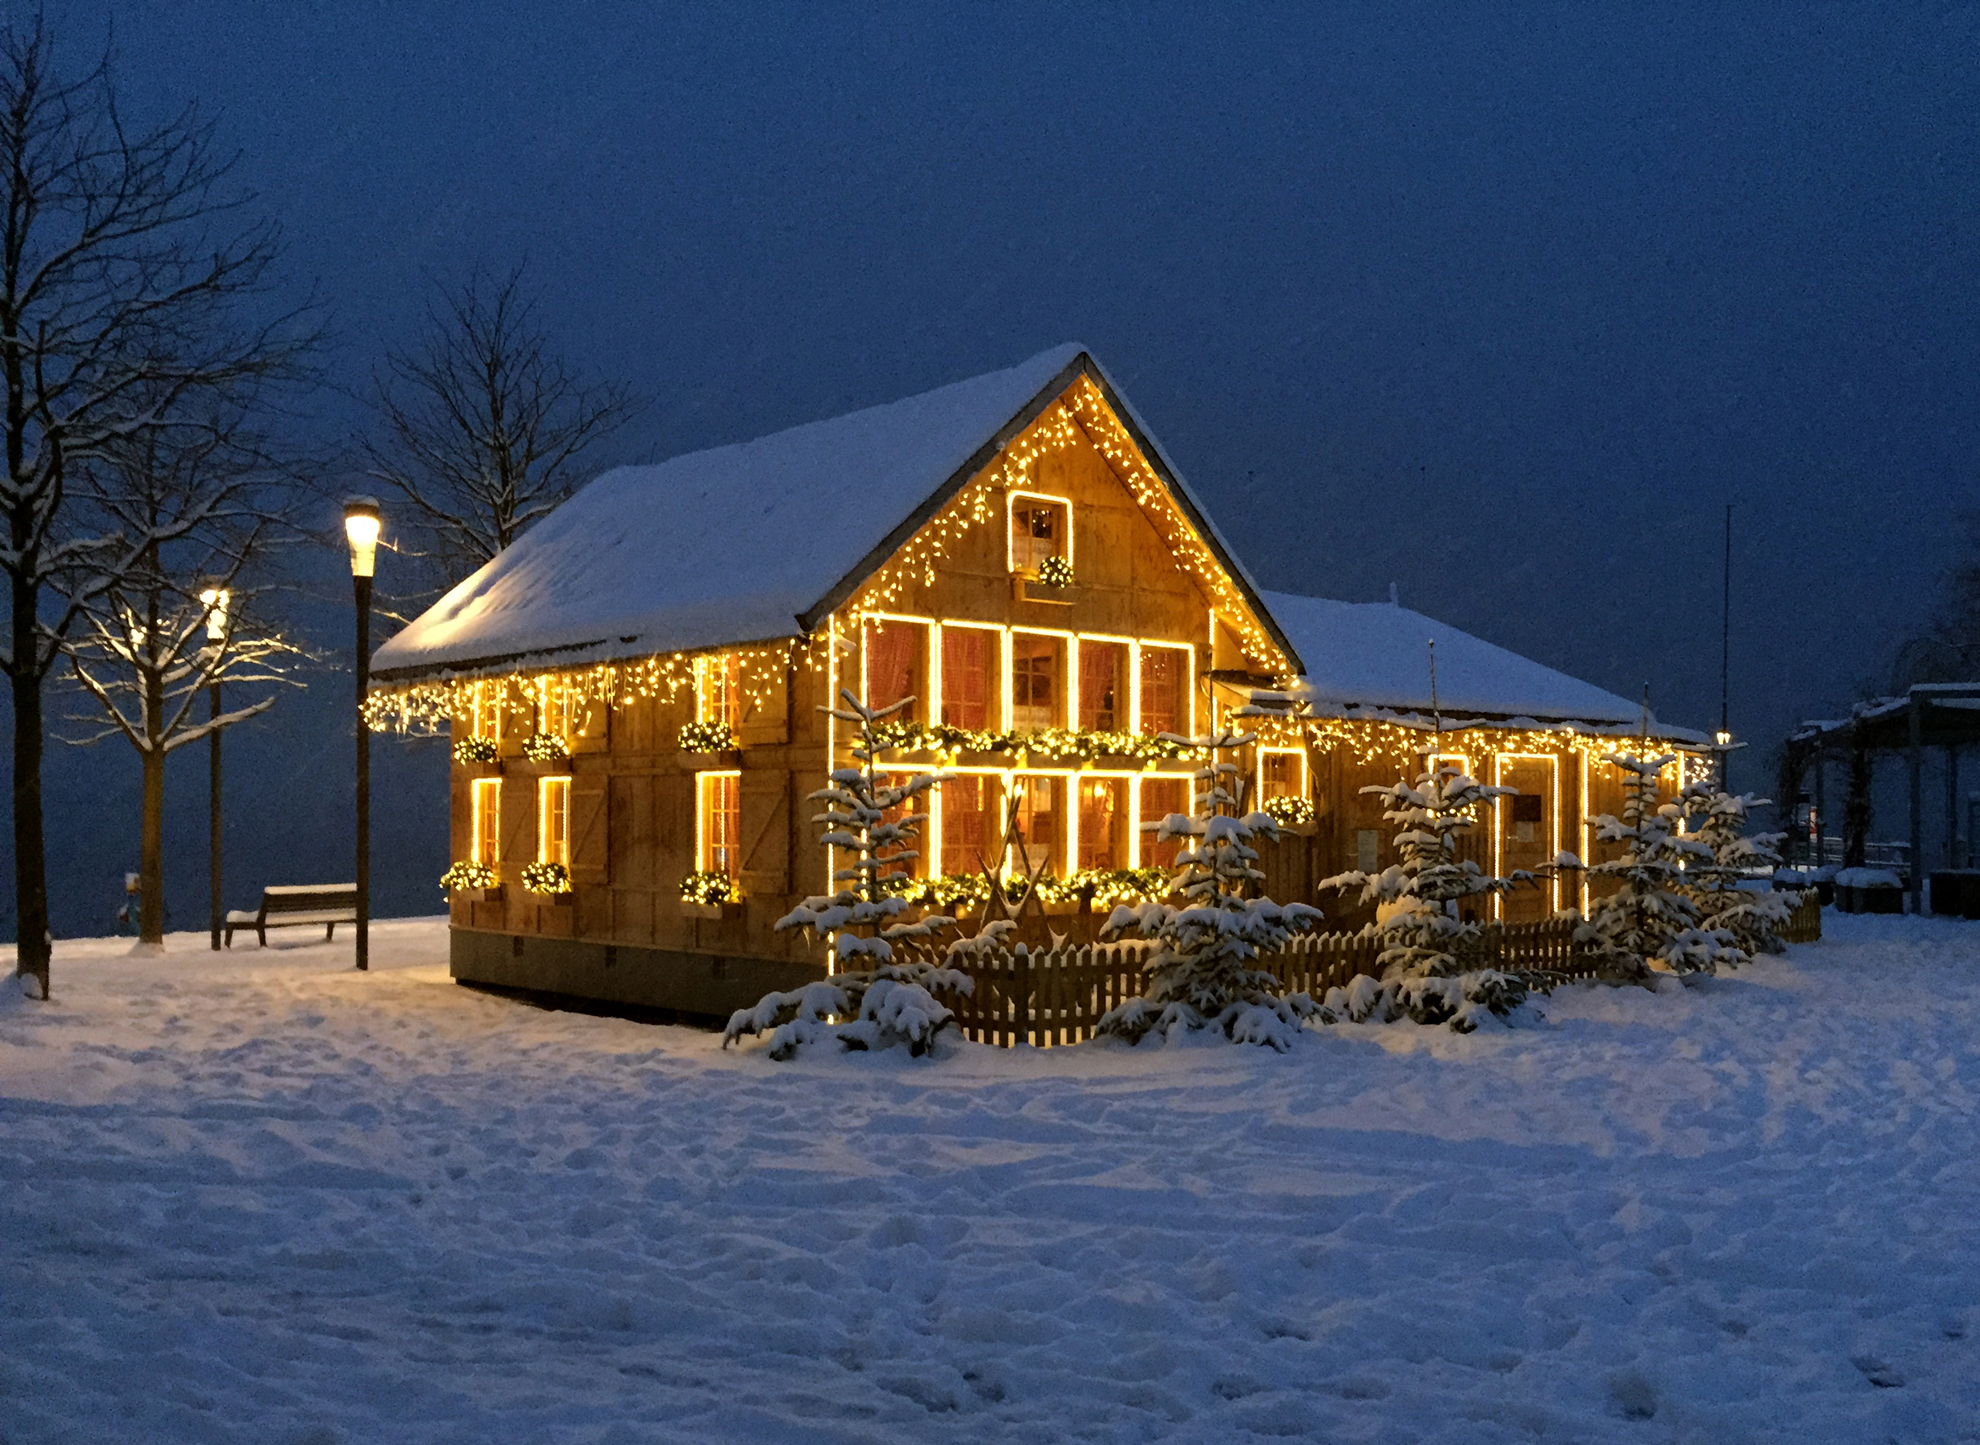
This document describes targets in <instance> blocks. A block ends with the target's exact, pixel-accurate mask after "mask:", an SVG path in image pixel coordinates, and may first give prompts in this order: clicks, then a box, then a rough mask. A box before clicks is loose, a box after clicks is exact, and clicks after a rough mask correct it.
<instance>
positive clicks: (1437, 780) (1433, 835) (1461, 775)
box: [1320, 761, 1533, 1033]
mask: <svg viewBox="0 0 1980 1445" xmlns="http://www.w3.org/2000/svg"><path fill="white" fill-rule="evenodd" d="M1361 791H1362V792H1364V793H1370V794H1374V795H1376V796H1379V797H1381V798H1384V799H1386V800H1387V802H1388V807H1387V808H1386V809H1384V811H1383V813H1382V816H1383V818H1384V819H1385V820H1387V821H1388V822H1391V823H1395V824H1397V825H1398V831H1397V833H1396V836H1395V846H1396V861H1395V862H1394V863H1392V864H1390V865H1389V866H1388V867H1387V868H1385V869H1383V870H1382V871H1381V872H1380V873H1376V874H1368V873H1364V872H1360V871H1354V872H1348V873H1341V874H1337V875H1336V876H1334V877H1332V878H1329V879H1327V880H1326V881H1325V882H1324V883H1322V884H1321V885H1320V886H1321V887H1323V888H1356V887H1358V888H1360V889H1361V901H1362V902H1363V903H1372V904H1374V905H1376V908H1377V910H1378V914H1377V921H1376V922H1375V923H1373V924H1371V925H1369V928H1370V931H1372V932H1373V933H1374V934H1375V935H1376V936H1377V937H1379V938H1380V939H1381V941H1382V952H1381V953H1380V955H1379V956H1378V958H1377V967H1378V968H1380V970H1381V977H1380V978H1379V979H1365V978H1364V979H1356V980H1355V983H1356V984H1357V985H1359V987H1356V988H1350V989H1345V990H1340V991H1339V992H1340V995H1341V996H1340V997H1339V998H1338V999H1336V998H1334V997H1333V991H1330V993H1329V997H1328V1005H1329V1008H1330V1011H1334V1012H1340V1013H1345V1014H1346V1015H1347V1017H1349V1018H1350V1019H1353V1020H1355V1021H1357V1022H1359V1021H1361V1020H1363V1019H1367V1018H1371V1017H1374V1018H1378V1019H1386V1018H1391V1017H1394V1016H1396V1015H1397V1014H1402V1015H1406V1016H1407V1017H1409V1018H1412V1019H1415V1020H1416V1021H1417V1022H1418V1023H1445V1022H1449V1023H1450V1024H1451V1026H1452V1027H1453V1028H1455V1029H1456V1030H1457V1031H1458V1032H1460V1033H1469V1032H1470V1031H1471V1030H1472V1029H1473V1028H1475V1027H1476V1026H1477V1015H1478V1014H1479V1012H1480V1011H1484V1012H1489V1013H1492V1014H1496V1015H1499V1016H1502V1017H1503V1016H1504V1015H1505V1014H1507V1013H1510V1012H1511V1011H1512V1010H1513V1009H1515V1008H1518V1007H1519V1006H1520V1005H1521V1004H1522V1003H1524V1002H1525V1001H1526V994H1527V988H1526V984H1525V983H1524V981H1522V980H1521V979H1519V978H1517V977H1515V976H1513V975H1511V974H1505V973H1500V972H1499V971H1497V970H1495V969H1481V968H1479V967H1478V966H1477V959H1478V955H1479V953H1480V951H1481V945H1482V939H1481V936H1480V931H1479V925H1478V924H1477V923H1476V922H1475V921H1473V920H1472V919H1469V918H1467V917H1465V915H1464V908H1463V905H1464V902H1465V900H1466V899H1471V898H1480V899H1484V898H1490V897H1491V896H1492V895H1494V894H1498V893H1505V892H1509V891H1510V890H1511V889H1512V888H1513V887H1514V885H1515V883H1517V882H1530V881H1532V878H1533V875H1532V874H1530V873H1516V874H1514V875H1513V877H1512V878H1511V879H1506V878H1498V877H1495V876H1493V875H1492V874H1490V873H1487V872H1485V871H1484V870H1483V869H1481V868H1480V867H1479V866H1478V865H1477V864H1476V863H1474V862H1473V861H1471V860H1470V859H1469V858H1460V857H1459V856H1458V848H1459V843H1460V840H1461V839H1462V837H1463V835H1464V834H1465V833H1468V832H1469V831H1471V829H1472V827H1473V825H1474V824H1475V823H1476V821H1477V819H1478V817H1479V816H1480V813H1481V810H1482V809H1483V808H1484V807H1485V805H1486V804H1488V803H1490V802H1491V801H1492V800H1493V799H1494V798H1498V797H1502V796H1505V795H1507V794H1510V793H1516V792H1518V791H1519V790H1518V789H1517V788H1504V787H1498V786H1494V785H1487V784H1484V783H1480V782H1478V781H1477V780H1476V779H1474V778H1471V777H1468V776H1466V774H1465V772H1464V770H1463V769H1462V768H1458V767H1455V766H1452V765H1450V764H1448V763H1446V764H1441V765H1440V764H1438V763H1436V762H1434V761H1433V762H1432V763H1431V764H1430V766H1429V769H1428V771H1426V772H1424V773H1422V774H1420V775H1419V776H1418V777H1417V779H1416V781H1415V782H1414V783H1410V782H1407V781H1402V780H1398V781H1397V782H1395V783H1393V784H1391V785H1389V786H1387V787H1381V786H1376V787H1367V788H1363V789H1362V790H1361Z"/></svg>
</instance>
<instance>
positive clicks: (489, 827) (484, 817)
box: [469, 778, 502, 865]
mask: <svg viewBox="0 0 1980 1445" xmlns="http://www.w3.org/2000/svg"><path fill="white" fill-rule="evenodd" d="M472 787H473V789H474V793H473V803H474V838H473V841H472V843H471V844H470V849H469V853H470V856H471V857H472V858H473V859H474V861H475V862H477V863H487V864H490V865H493V864H494V863H496V862H498V861H499V860H500V857H501V847H502V780H501V779H500V778H476V779H475V780H474V783H473V784H472Z"/></svg>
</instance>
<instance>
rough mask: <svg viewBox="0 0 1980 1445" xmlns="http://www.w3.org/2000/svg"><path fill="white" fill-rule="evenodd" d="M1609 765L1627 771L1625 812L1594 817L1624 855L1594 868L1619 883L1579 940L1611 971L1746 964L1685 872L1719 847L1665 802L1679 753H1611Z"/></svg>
mask: <svg viewBox="0 0 1980 1445" xmlns="http://www.w3.org/2000/svg"><path fill="white" fill-rule="evenodd" d="M1606 761H1607V762H1609V763H1610V764H1612V765H1613V766H1614V767H1616V768H1617V769H1618V770H1619V771H1621V772H1622V774H1623V777H1624V782H1623V814H1622V817H1620V818H1617V817H1615V816H1614V815H1613V814H1609V813H1604V814H1602V815H1601V816H1600V817H1598V818H1591V819H1589V822H1590V823H1591V824H1592V825H1593V826H1594V828H1595V836H1596V837H1597V838H1598V839H1599V840H1601V841H1602V842H1604V843H1620V844H1622V845H1623V853H1622V856H1621V857H1620V858H1613V859H1610V860H1609V861H1608V862H1605V863H1595V864H1592V865H1590V866H1589V869H1588V876H1589V877H1590V878H1591V879H1596V878H1611V879H1614V880H1615V881H1616V882H1617V883H1618V884H1619V885H1620V886H1619V887H1618V888H1617V890H1616V891H1615V892H1614V893H1611V894H1608V895H1607V896H1605V897H1602V898H1598V899H1596V900H1595V902H1594V903H1593V904H1592V905H1591V906H1590V908H1589V910H1588V917H1587V918H1586V919H1584V920H1583V921H1582V923H1581V926H1580V927H1579V928H1577V929H1576V930H1575V935H1574V937H1575V942H1576V943H1577V944H1580V945H1581V946H1583V947H1584V948H1590V949H1592V950H1593V951H1594V952H1596V953H1598V954H1599V955H1601V957H1602V960H1603V962H1604V963H1605V964H1607V965H1608V966H1609V967H1610V968H1613V969H1616V970H1618V971H1621V972H1624V973H1628V974H1633V975H1638V976H1640V975H1642V974H1643V973H1644V972H1645V971H1646V970H1653V969H1654V970H1657V971H1659V972H1665V973H1676V974H1695V973H1710V972H1712V971H1714V970H1715V969H1717V968H1719V967H1720V966H1722V965H1724V966H1734V965H1737V964H1738V963H1739V962H1740V956H1739V949H1738V945H1737V944H1736V943H1735V942H1734V941H1733V936H1732V934H1730V933H1728V932H1725V931H1724V930H1722V929H1717V928H1712V927H1706V926H1702V925H1701V914H1700V910H1699V907H1698V903H1697V901H1696V899H1695V897H1694V896H1693V892H1692V889H1691V887H1690V885H1689V881H1688V880H1687V878H1686V876H1685V875H1686V870H1687V868H1689V867H1692V866H1694V865H1706V866H1709V865H1711V864H1712V862H1713V861H1714V860H1713V856H1712V850H1711V848H1710V847H1708V846H1707V845H1706V844H1705V843H1703V842H1701V841H1699V840H1698V839H1697V838H1694V837H1689V836H1687V835H1686V834H1685V833H1684V832H1683V829H1682V824H1683V820H1684V809H1683V807H1682V805H1681V804H1680V803H1678V802H1676V801H1671V802H1665V801H1662V799H1661V793H1660V791H1659V788H1658V785H1657V776H1658V774H1659V773H1661V772H1662V771H1663V770H1664V769H1665V768H1666V767H1669V766H1670V765H1671V764H1672V763H1673V762H1674V761H1676V758H1675V755H1673V754H1666V755H1664V756H1662V757H1638V756H1636V755H1635V754H1633V753H1611V754H1610V755H1609V756H1608V758H1607V759H1606Z"/></svg>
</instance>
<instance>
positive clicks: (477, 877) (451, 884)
mask: <svg viewBox="0 0 1980 1445" xmlns="http://www.w3.org/2000/svg"><path fill="white" fill-rule="evenodd" d="M440 886H441V887H442V888H443V889H445V890H446V891H447V892H449V893H472V892H474V891H475V890H476V889H479V888H493V887H494V886H495V870H494V869H493V868H492V867H490V866H489V865H488V864H486V863H476V862H474V861H472V860H463V861H462V862H459V863H456V864H454V866H453V867H451V868H449V869H448V870H447V871H446V872H445V873H442V874H441V875H440Z"/></svg>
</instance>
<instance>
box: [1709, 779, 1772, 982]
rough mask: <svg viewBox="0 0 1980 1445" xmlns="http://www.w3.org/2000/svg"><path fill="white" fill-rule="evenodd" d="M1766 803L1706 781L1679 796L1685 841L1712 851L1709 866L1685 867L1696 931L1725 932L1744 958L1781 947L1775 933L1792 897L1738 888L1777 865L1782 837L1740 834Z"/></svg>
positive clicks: (1768, 890) (1766, 834)
mask: <svg viewBox="0 0 1980 1445" xmlns="http://www.w3.org/2000/svg"><path fill="white" fill-rule="evenodd" d="M1767 801H1768V800H1767V799H1765V798H1756V797H1754V796H1753V795H1752V794H1750V793H1742V794H1738V795H1734V794H1732V793H1727V792H1724V791H1722V790H1720V789H1718V788H1715V787H1713V786H1712V785H1710V784H1708V783H1694V784H1693V785H1692V786H1690V787H1688V788H1686V789H1685V790H1684V793H1683V795H1682V803H1683V807H1684V811H1685V815H1686V816H1687V817H1688V818H1689V819H1690V820H1691V831H1690V836H1691V838H1692V839H1693V840H1694V841H1696V842H1699V843H1702V844H1704V845H1705V846H1706V847H1707V848H1709V849H1710V850H1711V852H1712V858H1711V861H1710V862H1706V861H1705V860H1703V859H1697V860H1694V861H1693V862H1691V863H1690V864H1688V865H1687V866H1686V868H1685V879H1686V882H1687V883H1688V884H1689V885H1690V889H1691V896H1692V898H1693V900H1694V901H1695V902H1696V903H1697V904H1698V912H1699V924H1700V927H1702V928H1705V929H1708V930H1713V931H1720V930H1723V931H1724V932H1727V933H1730V934H1731V935H1732V936H1733V941H1734V943H1735V944H1736V945H1737V947H1738V949H1739V951H1740V953H1741V954H1742V955H1744V958H1751V957H1753V956H1754V955H1756V954H1761V953H1780V952H1782V951H1784V950H1785V949H1786V948H1787V944H1786V943H1784V942H1783V941H1782V939H1781V930H1782V929H1784V928H1786V927H1787V924H1788V919H1789V918H1790V917H1791V916H1792V915H1793V913H1794V905H1795V902H1796V898H1797V895H1794V894H1791V893H1784V892H1776V891H1775V890H1773V889H1772V888H1768V889H1765V890H1759V889H1753V888H1746V887H1742V886H1741V884H1742V883H1744V882H1745V881H1746V880H1747V879H1748V878H1749V877H1750V876H1752V875H1753V874H1754V873H1755V872H1756V871H1759V872H1763V873H1764V874H1765V875H1767V876H1769V877H1771V875H1772V873H1773V870H1775V869H1777V868H1779V867H1780V866H1781V855H1780V851H1779V845H1780V841H1781V839H1782V838H1783V837H1784V836H1785V835H1784V834H1781V833H1748V832H1747V831H1746V827H1747V822H1748V819H1749V817H1750V815H1751V813H1752V810H1753V809H1754V808H1757V807H1761V806H1763V805H1765V804H1766V802H1767ZM1728 961H1730V960H1728ZM1741 961H1744V959H1742V960H1741Z"/></svg>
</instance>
